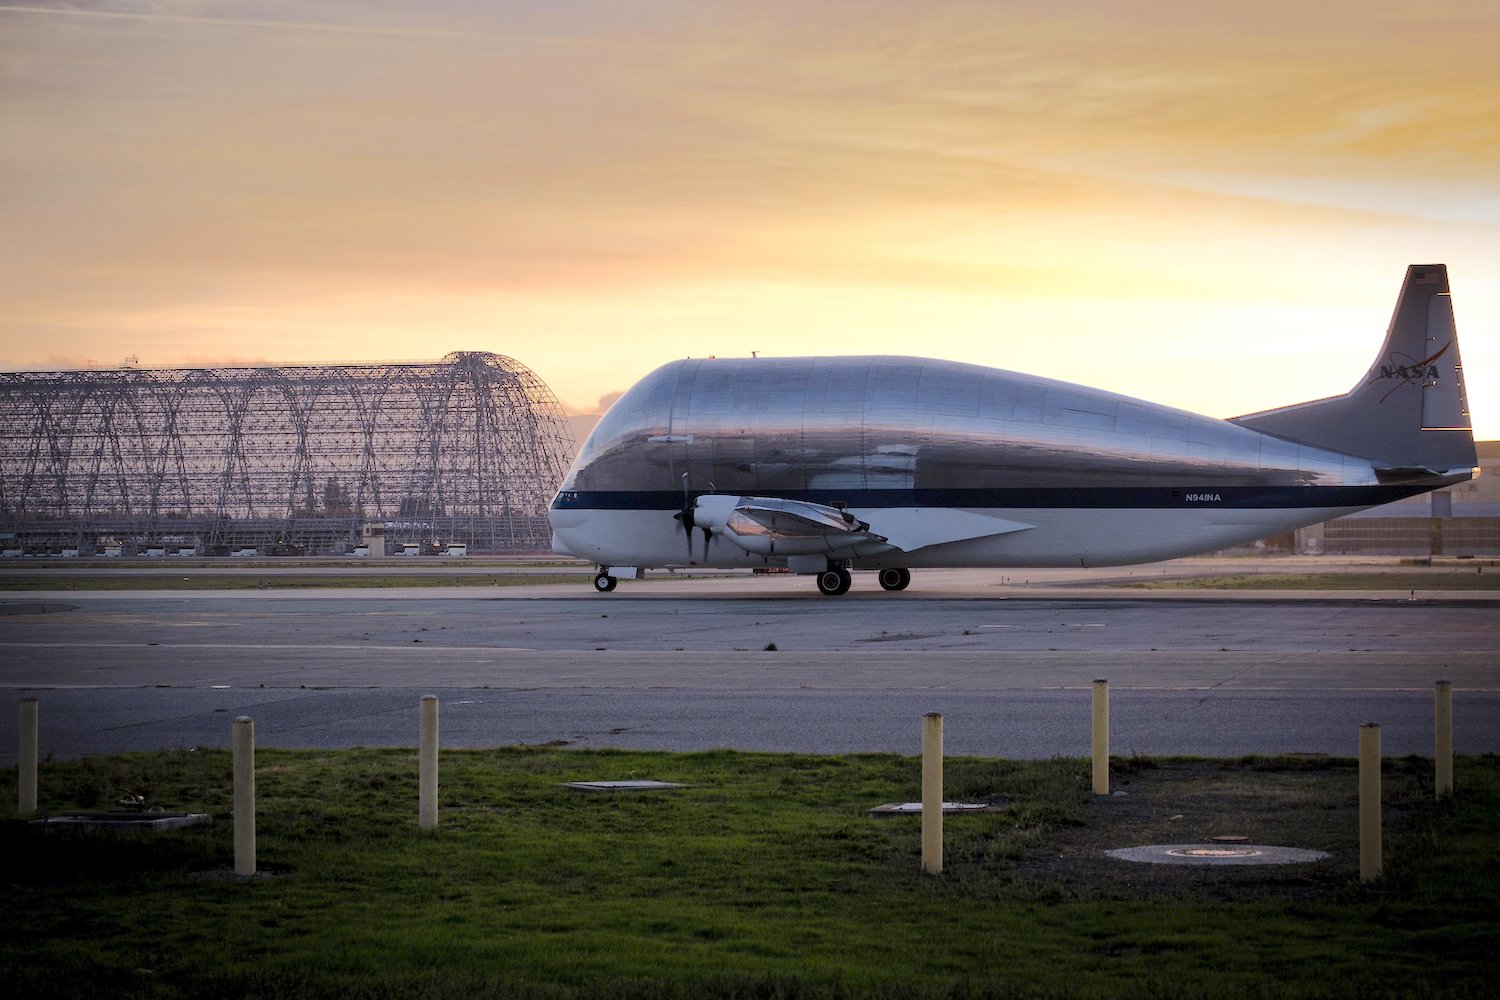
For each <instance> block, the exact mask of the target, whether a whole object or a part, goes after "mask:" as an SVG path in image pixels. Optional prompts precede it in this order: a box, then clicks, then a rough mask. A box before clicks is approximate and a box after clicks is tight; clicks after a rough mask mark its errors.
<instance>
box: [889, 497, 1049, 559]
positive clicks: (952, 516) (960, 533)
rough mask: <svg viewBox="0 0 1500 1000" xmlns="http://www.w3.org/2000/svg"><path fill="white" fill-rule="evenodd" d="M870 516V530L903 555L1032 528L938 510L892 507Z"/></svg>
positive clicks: (975, 515) (982, 515)
mask: <svg viewBox="0 0 1500 1000" xmlns="http://www.w3.org/2000/svg"><path fill="white" fill-rule="evenodd" d="M869 515H870V530H871V531H875V532H879V533H880V534H882V535H884V536H885V538H886V541H887V542H888V543H889V544H891V545H894V546H895V547H896V548H898V549H900V550H902V551H903V552H914V551H916V550H917V549H925V548H926V547H927V546H929V545H943V544H945V543H947V542H961V541H966V540H968V539H971V538H988V537H990V536H991V535H1005V534H1009V533H1011V532H1013V531H1025V530H1026V529H1028V528H1033V527H1035V525H1032V524H1025V523H1023V522H1021V521H1007V520H1005V519H1004V518H999V517H988V516H986V515H984V514H971V513H969V512H968V511H964V510H950V509H946V508H941V507H891V508H886V509H883V510H877V511H870V512H869Z"/></svg>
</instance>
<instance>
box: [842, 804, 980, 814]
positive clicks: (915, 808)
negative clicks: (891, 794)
mask: <svg viewBox="0 0 1500 1000" xmlns="http://www.w3.org/2000/svg"><path fill="white" fill-rule="evenodd" d="M1002 808H1003V807H1002V806H997V805H993V804H991V803H989V802H944V803H943V813H944V814H945V815H946V814H949V813H982V812H998V811H999V810H1000V809H1002ZM866 811H867V812H868V813H869V814H870V815H871V816H914V815H921V813H922V803H920V802H887V803H886V804H885V805H883V806H876V807H875V808H874V809H869V810H866Z"/></svg>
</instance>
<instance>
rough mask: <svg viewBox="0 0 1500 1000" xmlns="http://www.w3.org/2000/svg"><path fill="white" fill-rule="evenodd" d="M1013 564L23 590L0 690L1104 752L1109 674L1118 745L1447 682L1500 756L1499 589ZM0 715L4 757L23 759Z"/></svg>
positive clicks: (1471, 739) (1304, 725) (768, 746)
mask: <svg viewBox="0 0 1500 1000" xmlns="http://www.w3.org/2000/svg"><path fill="white" fill-rule="evenodd" d="M997 576H998V575H997V574H996V573H994V572H993V571H987V572H979V571H951V572H933V573H929V574H924V575H923V577H922V578H921V579H919V581H918V583H916V584H914V585H913V589H912V590H910V591H907V592H906V593H903V594H886V593H883V592H881V591H878V590H870V589H857V590H855V591H854V592H851V593H850V594H848V595H846V596H845V597H842V598H836V599H828V598H823V597H820V596H819V595H817V594H816V593H815V592H813V591H812V590H811V587H810V585H808V584H807V583H806V581H802V580H796V579H792V578H787V577H769V578H751V577H746V576H731V577H724V578H720V579H713V580H672V579H663V580H648V581H642V582H627V583H622V585H621V587H620V589H619V590H618V591H616V592H615V593H614V594H611V595H596V594H594V593H592V592H591V590H588V589H586V588H585V587H581V586H579V585H577V584H573V585H562V586H558V585H553V586H519V587H503V588H482V587H465V586H461V585H460V586H454V587H443V588H438V589H436V590H434V589H430V588H423V589H418V588H411V589H405V588H402V589H398V590H334V589H317V590H308V591H297V592H294V593H293V592H287V591H284V590H281V591H278V590H251V591H228V592H223V593H211V594H205V593H201V592H199V593H190V592H177V591H119V592H108V591H106V592H90V593H65V592H61V591H59V592H46V593H16V592H12V593H8V594H0V688H3V689H4V690H5V691H6V692H7V693H8V694H9V695H11V696H12V697H13V698H14V699H16V700H19V699H20V698H23V697H37V698H38V699H39V700H40V702H41V705H42V720H43V722H42V738H41V742H42V747H41V749H42V752H43V753H44V754H47V753H51V754H54V755H57V756H79V755H85V754H97V753H108V752H116V751H123V750H132V749H154V748H163V747H192V746H227V745H228V741H229V732H230V720H231V719H233V718H234V717H236V716H239V715H249V716H251V717H253V718H254V719H255V720H256V729H257V740H258V742H259V743H260V745H262V746H286V747H345V746H359V745H365V746H381V745H414V744H415V743H416V739H417V711H416V706H417V702H418V699H419V698H420V696H421V695H423V694H429V693H430V694H436V695H438V696H439V697H440V698H441V699H442V742H443V745H445V746H449V747H460V746H495V745H506V744H515V743H558V744H567V745H572V746H585V747H604V746H615V747H630V748H650V749H667V750H686V749H706V748H712V747H734V748H739V749H763V750H795V751H808V752H819V753H831V752H849V751H894V752H901V753H916V752H917V751H918V749H919V745H920V718H921V715H922V714H923V713H925V712H931V711H937V712H942V713H943V714H944V715H945V717H946V719H947V727H946V728H947V749H948V752H949V753H973V754H986V755H998V756H1011V757H1051V756H1059V755H1084V754H1086V753H1087V750H1088V714H1089V687H1090V683H1091V681H1092V680H1093V679H1094V678H1096V677H1097V678H1107V679H1108V680H1109V681H1110V686H1111V705H1112V711H1111V729H1112V734H1111V737H1112V749H1113V750H1114V752H1115V753H1125V754H1131V753H1139V754H1174V753H1193V754H1211V755H1237V754H1244V753H1285V752H1310V753H1331V754H1337V755H1341V756H1350V755H1353V754H1354V752H1355V749H1356V746H1357V728H1358V726H1359V725H1360V724H1361V723H1363V722H1370V721H1374V722H1380V723H1381V725H1382V727H1383V735H1384V750H1385V752H1386V753H1387V754H1393V755H1396V754H1408V753H1418V754H1430V753H1431V752H1432V751H1431V747H1432V736H1431V727H1432V685H1433V682H1434V681H1436V680H1439V679H1442V680H1450V681H1452V682H1453V684H1454V687H1455V692H1456V693H1455V744H1456V747H1457V749H1458V750H1459V751H1460V752H1470V753H1483V752H1500V601H1497V600H1496V598H1497V597H1500V595H1497V594H1496V593H1495V592H1493V591H1491V592H1488V593H1485V592H1477V593H1466V592H1453V591H1451V590H1450V591H1447V592H1443V593H1434V594H1411V595H1406V596H1405V597H1404V598H1403V599H1397V598H1395V597H1393V595H1391V594H1389V593H1386V594H1384V595H1381V596H1380V597H1379V598H1378V599H1377V598H1376V597H1375V596H1373V595H1372V594H1366V593H1363V592H1356V593H1354V594H1353V595H1351V594H1349V593H1345V592H1341V593H1336V594H1324V593H1316V592H1313V593H1308V592H1299V593H1280V592H1269V593H1266V592H1257V593H1255V594H1244V593H1235V592H1205V591H1189V592H1184V593H1168V594H1151V593H1142V592H1138V591H1137V592H1132V591H1123V590H1104V591H1100V590H1078V591H1075V590H1067V589H1061V590H1059V589H1055V588H1056V587H1057V586H1058V585H1059V584H1066V583H1067V581H1057V580H1053V581H1051V583H1052V586H1053V587H1054V589H1051V590H1040V589H1034V588H1032V587H1030V586H1028V584H1029V583H1030V581H1026V582H1022V581H1021V580H1010V579H1006V580H1003V581H1002V582H1001V583H1000V584H999V585H997ZM16 726H17V723H16V713H15V712H14V711H9V712H0V763H4V764H11V765H13V764H14V762H15V759H16V750H15V748H16V746H17V741H16Z"/></svg>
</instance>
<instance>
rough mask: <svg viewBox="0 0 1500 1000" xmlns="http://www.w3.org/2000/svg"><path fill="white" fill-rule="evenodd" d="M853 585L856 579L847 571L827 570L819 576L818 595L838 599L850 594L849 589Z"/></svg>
mask: <svg viewBox="0 0 1500 1000" xmlns="http://www.w3.org/2000/svg"><path fill="white" fill-rule="evenodd" d="M853 583H854V578H853V577H852V576H850V575H849V571H848V570H847V569H844V568H843V567H839V568H838V569H825V570H824V571H823V572H821V573H819V574H818V593H820V594H822V595H824V596H825V597H838V596H839V595H840V594H847V593H849V587H850V585H851V584H853Z"/></svg>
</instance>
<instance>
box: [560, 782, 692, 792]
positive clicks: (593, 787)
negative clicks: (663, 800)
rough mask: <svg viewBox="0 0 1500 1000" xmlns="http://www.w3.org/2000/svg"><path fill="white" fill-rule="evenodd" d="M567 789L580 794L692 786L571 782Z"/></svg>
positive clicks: (648, 783)
mask: <svg viewBox="0 0 1500 1000" xmlns="http://www.w3.org/2000/svg"><path fill="white" fill-rule="evenodd" d="M567 787H568V788H572V789H574V790H576V791H580V792H655V791H661V790H663V789H669V788H691V787H692V786H691V785H679V784H677V783H676V782H672V781H570V782H568V783H567Z"/></svg>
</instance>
